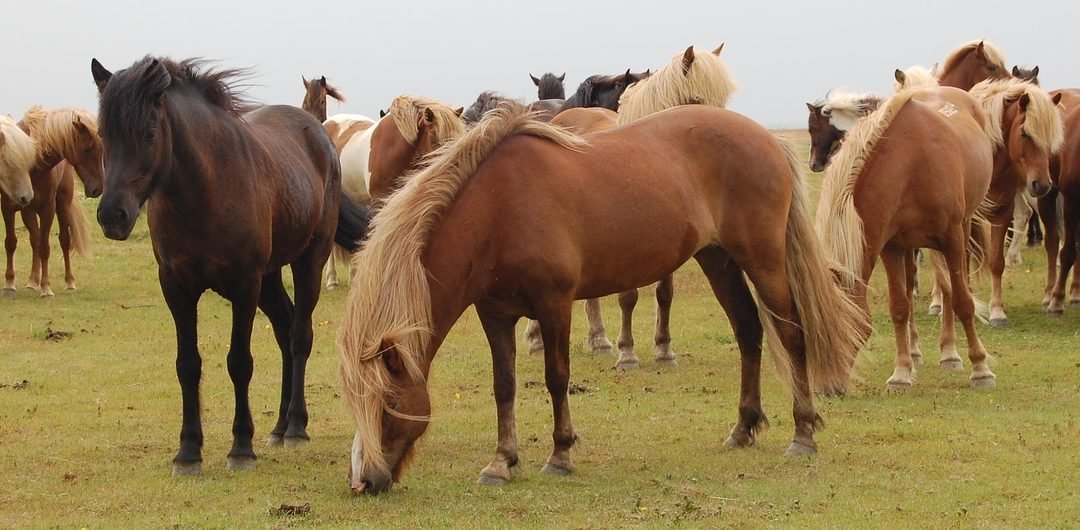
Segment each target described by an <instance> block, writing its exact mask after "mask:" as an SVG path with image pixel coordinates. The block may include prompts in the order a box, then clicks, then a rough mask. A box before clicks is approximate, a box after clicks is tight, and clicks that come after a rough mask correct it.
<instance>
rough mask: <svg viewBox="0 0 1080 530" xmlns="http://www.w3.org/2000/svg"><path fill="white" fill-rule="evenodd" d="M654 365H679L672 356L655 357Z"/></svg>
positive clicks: (668, 366) (669, 366) (667, 366)
mask: <svg viewBox="0 0 1080 530" xmlns="http://www.w3.org/2000/svg"><path fill="white" fill-rule="evenodd" d="M656 365H657V366H663V367H666V368H675V367H677V366H679V362H678V361H676V360H675V358H674V357H670V358H664V359H657V360H656Z"/></svg>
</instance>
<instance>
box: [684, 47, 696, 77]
mask: <svg viewBox="0 0 1080 530" xmlns="http://www.w3.org/2000/svg"><path fill="white" fill-rule="evenodd" d="M692 64H694V47H693V45H691V46H690V47H689V48H687V49H686V51H685V52H683V55H682V71H683V74H684V75H685V74H687V73H689V72H690V65H692Z"/></svg>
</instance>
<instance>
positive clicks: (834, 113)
mask: <svg viewBox="0 0 1080 530" xmlns="http://www.w3.org/2000/svg"><path fill="white" fill-rule="evenodd" d="M881 101H882V99H881V98H880V97H878V96H875V95H873V94H870V93H854V92H847V91H843V90H830V91H829V92H828V93H827V94H825V97H824V98H821V99H819V100H817V101H815V102H813V103H807V104H806V108H807V109H808V110H809V111H810V116H809V118H807V124H806V128H807V131H808V132H809V133H810V157H809V164H810V170H811V171H814V172H817V173H820V172H822V171H824V170H825V166H826V165H827V164H828V163H829V159H830V158H831V157H832V155H833V153H835V152H836V149H837V148H838V147H839V146H840V142H841V141H842V140H843V139H844V134H846V133H847V131H849V130H851V128H852V127H854V126H855V122H856V121H858V120H860V119H862V118H864V117H866V116H867V115H869V114H870V113H871V112H873V111H875V110H877V108H878V106H879V105H881Z"/></svg>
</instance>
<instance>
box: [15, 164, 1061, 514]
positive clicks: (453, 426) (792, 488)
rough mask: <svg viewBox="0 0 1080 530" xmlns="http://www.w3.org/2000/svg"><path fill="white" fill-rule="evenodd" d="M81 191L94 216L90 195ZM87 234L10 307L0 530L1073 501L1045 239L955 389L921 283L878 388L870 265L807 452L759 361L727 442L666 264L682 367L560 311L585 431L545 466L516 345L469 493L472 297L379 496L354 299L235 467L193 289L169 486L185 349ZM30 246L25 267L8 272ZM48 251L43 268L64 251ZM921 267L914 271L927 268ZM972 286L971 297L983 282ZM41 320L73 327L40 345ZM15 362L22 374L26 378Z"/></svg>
mask: <svg viewBox="0 0 1080 530" xmlns="http://www.w3.org/2000/svg"><path fill="white" fill-rule="evenodd" d="M811 178H812V179H813V180H814V182H816V181H817V176H816V175H814V176H812V177H811ZM85 206H86V207H87V217H88V219H92V209H93V208H94V207H95V206H96V204H95V202H94V201H86V203H85ZM94 235H95V240H94V252H95V254H94V257H93V258H91V259H89V260H86V259H83V260H79V261H77V264H76V267H77V275H78V283H79V286H80V287H81V290H80V291H79V292H78V293H76V294H67V293H63V292H61V293H60V294H58V295H57V296H56V297H55V298H54V299H38V298H36V297H35V296H33V293H31V292H30V291H25V290H24V291H20V292H19V293H18V296H17V297H16V298H4V299H0V384H2V385H4V386H3V387H0V447H2V451H0V473H2V475H3V477H4V480H3V484H4V485H3V487H0V526H18V527H23V526H43V527H46V526H59V527H68V528H71V527H74V528H78V527H101V528H112V527H162V526H171V527H290V526H332V527H357V526H366V527H371V526H378V527H419V526H425V527H428V526H435V527H471V526H479V527H492V526H498V527H508V526H533V527H535V526H554V527H621V526H635V525H640V526H668V525H671V524H685V525H687V526H692V527H701V526H706V527H717V526H728V527H747V526H750V527H759V526H766V527H768V526H773V527H808V526H809V527H838V526H843V527H876V526H880V525H882V524H889V525H890V526H900V527H933V528H943V527H1046V526H1070V525H1074V524H1076V519H1075V514H1076V513H1080V498H1078V494H1077V488H1076V485H1077V484H1080V468H1078V467H1077V465H1076V458H1077V455H1078V454H1080V442H1078V441H1077V440H1080V417H1078V416H1080V409H1078V408H1077V406H1076V403H1077V399H1076V396H1077V393H1078V390H1080V345H1078V343H1080V341H1078V333H1077V331H1078V330H1080V326H1078V324H1080V312H1078V311H1069V312H1067V313H1066V315H1065V316H1064V318H1060V319H1054V318H1050V317H1047V316H1045V315H1043V314H1042V311H1041V307H1040V300H1041V293H1042V278H1043V276H1044V272H1043V271H1044V261H1043V260H1044V259H1045V258H1044V257H1043V256H1042V255H1041V252H1040V251H1036V250H1027V251H1025V254H1024V260H1025V264H1024V265H1023V266H1022V267H1019V268H1012V269H1010V270H1009V271H1008V272H1007V273H1006V279H1005V288H1006V293H1005V295H1006V304H1007V306H1006V309H1007V310H1008V311H1009V315H1010V317H1011V318H1012V320H1013V324H1014V325H1013V328H1012V329H1009V330H993V329H990V328H989V327H988V326H984V325H980V326H979V332H980V334H981V337H982V339H983V341H984V342H985V343H986V345H987V347H988V348H989V349H990V351H991V352H992V353H993V354H994V355H995V356H996V357H997V363H996V364H995V365H994V370H995V372H996V373H997V375H998V388H997V389H996V390H994V391H990V392H984V391H973V390H971V389H969V388H968V379H967V376H966V374H956V373H945V372H942V371H940V370H938V369H937V366H936V364H937V356H936V351H937V347H936V344H937V339H936V336H937V330H938V325H937V323H936V322H935V321H934V320H933V319H932V318H931V317H928V316H925V315H924V314H923V313H924V311H923V309H924V308H925V305H926V299H925V296H924V297H922V298H921V299H920V300H919V302H918V304H919V307H920V315H922V316H920V317H919V324H920V327H921V331H922V335H923V338H922V342H921V344H922V348H923V351H924V353H925V354H926V360H927V364H926V365H925V366H922V367H920V371H919V378H918V380H917V383H916V386H915V387H914V389H912V390H911V391H909V392H907V393H906V394H900V395H897V394H889V393H886V392H884V391H883V387H884V382H885V379H886V378H888V376H889V374H890V373H891V371H892V364H893V356H894V350H893V338H892V331H891V329H892V328H891V324H890V322H889V319H888V317H887V315H886V311H885V310H886V307H887V306H886V300H885V288H884V283H883V276H884V273H883V272H882V271H880V269H879V270H878V271H877V273H876V274H875V278H874V282H873V284H874V288H873V290H872V302H871V303H872V307H873V310H874V317H875V323H876V334H875V335H874V337H873V339H872V340H871V342H870V344H869V347H868V348H867V350H866V352H865V353H864V361H865V362H864V363H863V368H862V372H861V378H862V380H861V381H860V382H859V383H858V384H857V385H856V387H855V389H854V391H853V392H852V393H851V394H850V395H848V396H846V397H842V398H818V400H817V403H818V407H819V410H820V412H821V414H822V415H823V416H824V418H825V420H826V422H827V424H828V428H827V429H826V430H825V431H823V432H821V433H819V434H818V436H817V440H818V443H819V446H820V453H819V455H818V456H816V457H814V458H809V459H805V458H797V459H789V458H784V457H783V456H782V453H783V450H784V448H785V447H786V446H787V444H788V443H789V441H790V438H791V434H792V422H791V416H790V409H791V402H790V397H789V395H788V394H787V393H786V392H785V391H783V390H782V388H781V386H780V385H779V383H778V382H777V381H776V378H775V377H773V376H772V374H771V371H772V370H771V367H770V368H769V369H767V372H769V374H768V375H767V377H766V379H765V383H764V404H765V409H766V411H767V412H768V414H769V420H770V422H771V424H772V426H771V428H770V429H769V430H767V431H765V432H764V434H763V435H762V436H761V437H760V438H759V441H758V444H757V445H756V446H754V447H752V448H750V449H746V450H728V449H725V448H724V447H723V446H722V443H723V440H724V438H725V437H726V435H727V432H728V430H729V429H730V427H731V425H732V424H733V422H734V420H735V417H736V409H735V403H736V400H737V397H738V384H739V381H738V374H739V355H738V351H737V349H736V346H735V343H734V340H733V337H732V334H731V330H730V327H729V325H728V323H727V320H726V319H725V318H724V316H723V313H722V311H721V309H720V307H719V305H718V304H717V303H716V302H715V300H714V299H712V297H711V295H710V294H709V289H708V287H707V285H706V283H705V279H704V277H703V276H702V275H701V274H700V272H699V271H698V270H697V268H696V266H695V265H693V264H690V265H688V266H687V267H685V268H684V269H683V270H680V271H679V273H678V276H677V280H676V290H677V294H676V298H675V303H674V308H673V312H674V315H673V318H672V322H673V335H674V340H675V347H676V350H677V352H678V360H679V367H678V368H677V369H676V370H658V369H656V368H654V367H652V365H651V363H650V362H649V361H646V362H645V363H644V364H643V367H644V368H643V369H642V370H639V371H636V372H633V373H625V374H620V373H616V372H614V371H613V370H612V369H611V366H612V364H613V362H614V359H613V358H611V357H597V356H593V355H592V354H591V353H588V352H586V351H584V349H583V348H582V346H581V344H582V342H583V340H584V331H585V329H584V325H585V319H584V318H583V315H582V312H581V311H580V309H578V310H575V320H574V330H575V331H574V334H573V339H572V340H573V343H572V363H573V381H574V382H575V383H578V384H584V385H586V386H587V387H588V388H589V390H588V391H587V392H585V393H583V394H576V395H574V396H572V397H571V398H570V399H571V406H572V410H573V414H574V420H575V426H576V427H577V429H578V431H579V433H580V434H581V436H582V442H581V443H580V445H578V446H577V447H576V449H575V451H574V453H573V455H574V458H575V463H576V465H577V471H576V473H574V474H573V475H572V476H570V477H567V478H559V477H551V476H546V475H541V474H540V473H538V470H539V468H540V466H541V465H542V464H543V462H544V461H545V459H546V458H547V455H548V453H549V451H550V449H551V437H550V429H551V410H550V404H549V399H548V396H547V392H546V390H545V389H544V386H543V385H542V384H537V383H540V382H542V378H543V370H542V360H541V359H539V358H537V357H529V356H527V355H525V354H521V355H520V356H519V361H518V365H519V366H518V374H519V384H518V388H519V395H518V407H519V409H518V410H519V412H518V421H519V423H518V434H519V437H520V444H521V458H522V465H523V473H521V474H520V475H519V476H518V477H516V479H515V480H514V482H513V483H512V484H510V485H508V486H506V487H502V488H487V487H481V486H476V485H474V484H473V481H474V480H475V479H476V477H477V475H478V473H479V471H480V469H481V468H483V467H484V465H486V464H487V462H488V461H489V460H490V458H491V456H492V454H493V452H494V447H495V410H494V401H493V398H492V395H491V376H490V356H489V354H488V349H487V345H486V343H485V341H484V338H483V333H482V332H481V329H480V325H479V323H478V321H477V320H476V318H475V315H473V314H472V313H471V312H469V313H467V314H466V316H465V317H464V318H463V319H462V320H461V321H460V322H459V323H458V325H457V326H456V327H455V329H454V330H453V332H452V334H451V336H450V337H449V339H448V340H447V342H446V344H445V345H444V346H443V348H442V350H441V351H440V353H439V356H438V357H437V359H436V364H435V366H434V369H433V372H432V377H431V392H432V396H433V403H434V407H435V411H434V421H433V424H432V425H431V428H430V430H429V432H428V434H427V436H426V437H425V438H424V439H423V440H422V441H421V443H420V448H419V454H418V458H417V460H416V463H415V464H414V466H413V468H412V469H411V470H410V472H409V473H408V474H407V475H406V476H405V480H404V482H402V483H401V484H399V485H398V486H397V487H395V489H394V490H393V492H392V493H390V494H388V495H383V496H380V497H374V498H373V497H366V496H365V497H354V496H352V495H351V494H350V493H349V490H348V488H347V487H346V483H345V473H346V469H347V467H346V466H347V461H348V455H347V451H348V447H349V445H350V442H351V439H352V429H351V427H350V422H349V420H348V418H347V416H346V414H345V413H344V411H343V408H342V405H341V400H340V398H339V396H338V377H337V363H338V353H337V351H336V349H335V347H334V344H333V337H334V334H335V332H336V330H337V328H338V326H339V324H340V315H341V312H342V307H343V303H344V302H343V299H344V292H343V291H340V290H339V291H333V292H326V293H324V296H323V299H322V302H321V303H320V305H319V308H318V312H317V315H316V323H317V324H316V341H317V342H316V345H315V351H314V354H313V356H312V359H311V364H310V368H309V372H308V374H309V375H308V386H307V388H308V396H309V399H310V410H311V425H310V427H309V432H310V433H311V435H312V437H313V439H312V443H311V444H310V445H308V446H307V447H304V448H302V449H300V450H285V449H280V448H257V450H258V452H259V462H258V467H257V468H256V470H254V471H253V472H247V473H231V472H228V471H227V470H226V469H225V454H226V452H227V451H228V449H229V444H230V434H229V428H230V422H231V418H232V407H233V398H232V386H231V384H230V382H229V379H228V375H227V373H226V369H225V366H224V362H225V352H226V349H227V346H228V345H227V340H228V325H229V317H228V306H227V303H226V302H224V301H223V300H221V299H220V298H218V297H217V296H215V295H208V296H206V297H205V298H204V300H203V302H202V305H201V306H200V317H201V320H200V344H201V349H202V352H203V355H204V365H203V367H204V372H203V383H202V398H203V410H204V418H203V426H204V430H205V434H206V446H205V448H204V451H203V456H204V458H205V459H206V461H205V463H204V474H203V476H202V477H199V478H194V479H190V478H184V479H174V478H171V477H170V470H171V465H170V459H171V458H172V456H173V454H174V453H175V450H176V444H177V440H178V432H179V427H180V392H179V385H178V383H177V382H176V377H175V374H174V370H173V362H174V355H175V343H174V336H173V326H172V322H171V319H170V317H169V314H168V311H167V309H166V307H165V304H164V302H163V300H162V299H161V295H160V291H159V288H158V285H157V280H156V274H155V265H154V262H153V257H152V252H151V248H150V241H149V237H148V234H147V230H146V225H145V223H144V222H141V223H140V225H139V226H138V227H137V229H136V231H135V234H134V235H133V238H132V240H131V241H128V242H123V243H117V242H111V241H105V240H104V239H103V238H102V237H101V235H100V231H99V230H98V229H97V228H96V226H95V227H94ZM26 248H27V246H26V244H25V243H23V245H22V247H20V252H19V255H18V260H17V264H18V266H19V269H18V270H19V272H20V283H22V282H25V274H26V272H27V262H28V261H29V259H28V254H27V252H26ZM54 248H55V247H54ZM56 254H57V253H56V251H54V253H53V255H54V257H55V256H56ZM54 259H55V258H54ZM53 263H54V266H53V271H54V278H53V280H54V283H57V280H58V276H57V275H56V271H62V267H60V266H57V265H55V264H56V263H59V262H58V261H54V262H53ZM923 280H924V283H923V285H924V286H927V285H929V281H928V277H927V275H926V274H925V272H924V274H923ZM59 284H60V285H61V286H62V281H61V282H59ZM978 288H979V290H980V292H981V293H982V294H983V295H984V296H983V297H984V298H986V297H987V296H986V295H987V290H988V287H987V284H986V283H985V282H983V283H981V284H980V285H979V286H978ZM640 308H641V309H640V311H639V313H638V315H639V316H638V318H637V320H636V333H637V341H638V344H639V345H640V346H639V355H641V356H642V358H643V359H650V358H651V355H650V351H649V348H648V345H649V342H650V338H651V336H652V318H653V300H652V298H651V293H644V292H643V297H642V300H641V302H640ZM604 310H605V315H606V318H607V324H608V327H609V330H615V329H617V324H618V321H617V318H616V317H617V307H616V304H615V302H614V300H613V299H609V300H606V301H605V305H604ZM46 328H51V329H53V330H57V331H68V332H71V333H72V334H73V336H72V337H71V338H69V339H67V340H62V341H59V342H54V341H50V340H47V339H46V333H45V330H46ZM609 332H610V331H609ZM611 338H612V339H614V336H613V335H612V337H611ZM253 342H254V352H255V364H256V373H255V378H254V381H253V384H252V392H251V393H252V404H253V411H254V414H255V418H256V431H257V433H256V436H257V437H259V438H263V437H265V436H266V434H267V432H268V431H269V429H270V427H271V426H272V424H273V421H274V417H273V411H274V410H275V409H276V403H277V395H278V385H277V381H278V378H279V369H280V361H279V357H278V353H277V350H276V347H275V346H274V342H273V337H272V335H271V333H270V331H269V329H268V322H267V321H266V319H265V318H264V317H262V316H261V315H260V317H259V319H258V320H257V321H256V325H255V332H254V336H253ZM519 349H523V346H519ZM963 351H966V349H963V348H962V352H963ZM23 380H26V381H28V382H29V383H28V385H26V387H25V388H16V387H15V386H19V387H21V386H22V385H21V382H22V381H23ZM16 383H20V384H18V385H15V386H13V384H16ZM303 503H311V511H310V513H308V514H307V515H303V516H278V515H271V514H270V513H269V508H271V507H276V506H279V505H281V504H303Z"/></svg>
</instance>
